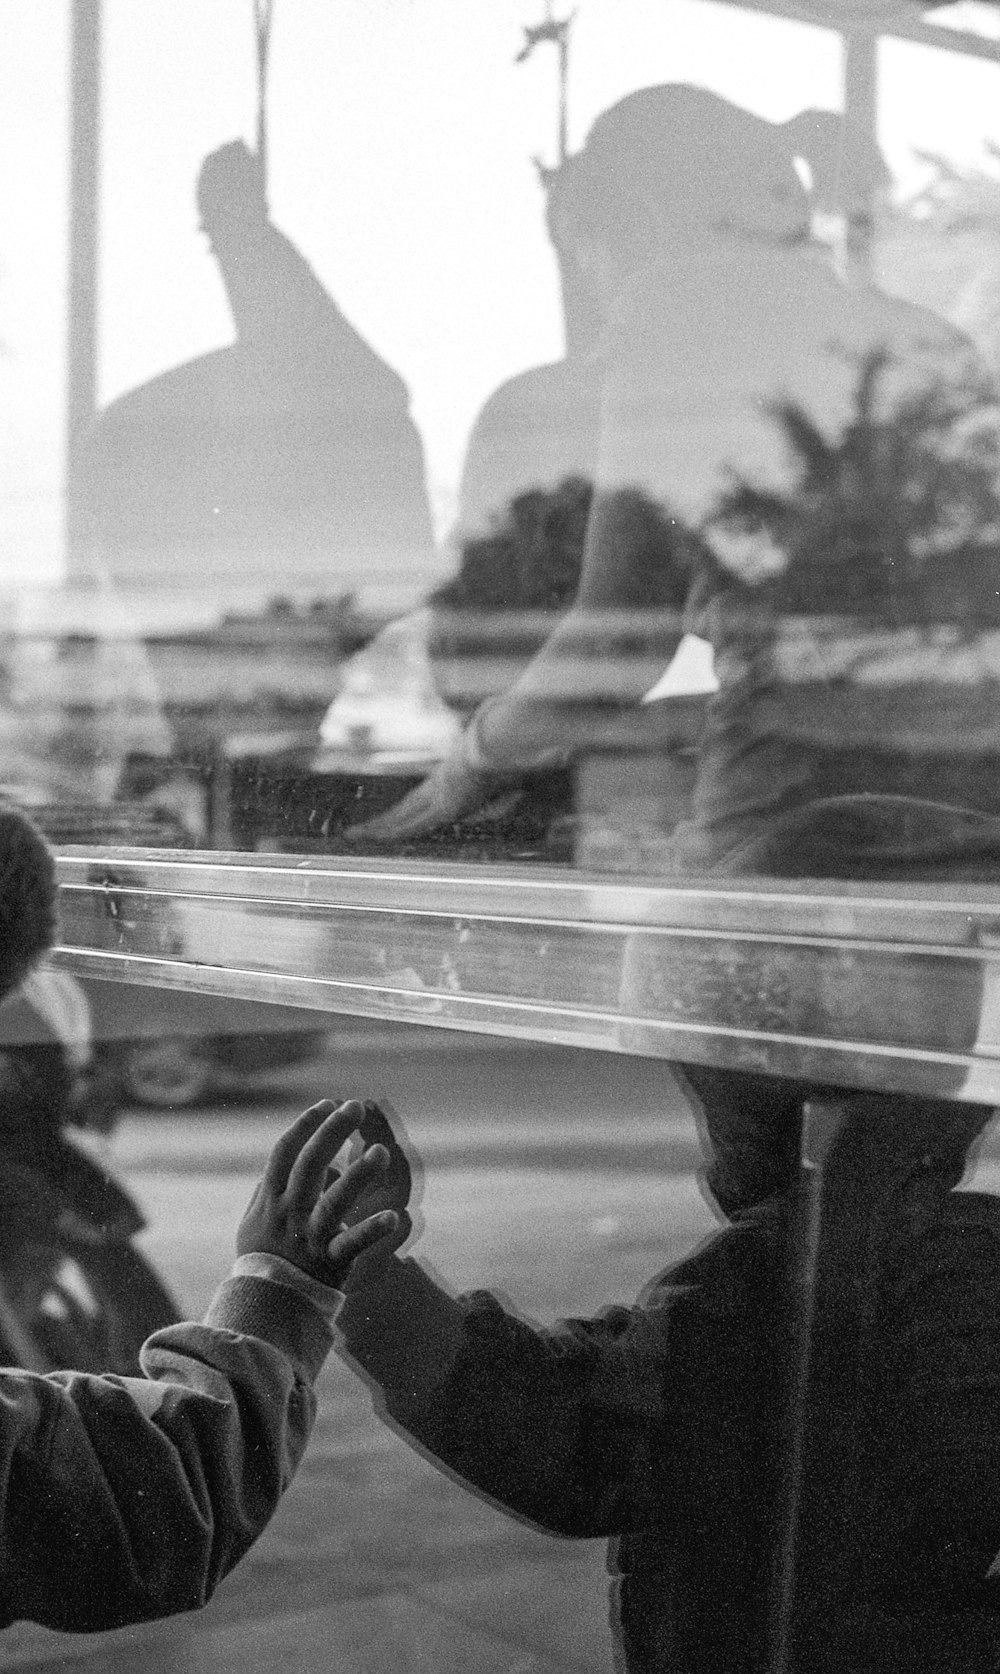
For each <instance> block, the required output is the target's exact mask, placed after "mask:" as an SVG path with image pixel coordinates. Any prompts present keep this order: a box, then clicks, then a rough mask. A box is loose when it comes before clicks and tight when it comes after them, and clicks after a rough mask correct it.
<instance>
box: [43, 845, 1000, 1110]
mask: <svg viewBox="0 0 1000 1674" xmlns="http://www.w3.org/2000/svg"><path fill="white" fill-rule="evenodd" d="M58 869H59V879H60V886H61V911H62V926H63V930H62V942H61V945H60V948H59V949H58V952H57V954H56V959H57V962H58V963H59V964H61V965H63V966H64V967H66V968H68V969H71V970H74V971H76V972H77V973H78V974H81V975H89V976H99V977H106V978H112V979H114V980H118V981H122V982H128V983H138V984H146V985H152V986H154V987H159V988H164V989H171V990H187V991H192V992H201V993H209V994H215V995H222V996H231V997H233V998H236V999H243V1000H266V1001H271V1002H277V1003H281V1004H286V1005H288V1004H290V1005H298V1006H303V1007H307V1008H310V1009H312V1010H318V1011H330V1012H347V1013H353V1014H356V1015H366V1016H372V1017H379V1018H387V1019H394V1020H396V1021H400V1022H409V1023H423V1024H429V1025H436V1026H439V1027H444V1028H450V1029H471V1030H477V1031H480V1032H484V1033H492V1034H500V1035H513V1036H519V1037H522V1038H525V1039H531V1040H541V1041H550V1042H562V1043H568V1044H573V1045H579V1046H585V1047H597V1048H602V1049H606V1050H613V1051H620V1052H632V1053H641V1054H644V1055H648V1056H660V1057H666V1058H672V1059H676V1060H680V1061H689V1062H703V1063H715V1064H720V1065H726V1066H728V1067H731V1068H744V1069H753V1070H760V1071H766V1072H768V1073H774V1074H782V1075H796V1076H805V1077H808V1078H809V1079H810V1080H814V1081H818V1082H829V1083H833V1084H836V1085H842V1086H860V1087H869V1088H872V1087H874V1088H881V1089H885V1090H887V1091H888V1090H895V1091H900V1092H910V1093H914V1094H916V1093H920V1094H929V1095H935V1096H942V1097H951V1098H960V1099H968V1100H982V1101H984V1102H1000V892H998V891H994V890H992V889H989V888H985V887H980V886H968V885H957V886H954V887H952V888H941V887H937V886H930V885H919V884H914V885H893V886H891V887H888V886H884V885H883V886H866V885H858V884H856V883H844V884H839V883H827V882H824V883H823V884H821V885H820V884H816V885H805V886H804V885H802V884H799V883H795V884H783V883H778V882H768V881H766V880H751V881H743V880H741V881H740V882H739V883H738V884H737V883H733V882H728V883H724V884H720V883H712V884H704V885H698V884H690V885H688V884H685V885H683V886H668V885H665V884H663V883H662V882H659V881H657V880H655V879H649V880H644V879H637V878H622V879H621V880H616V879H614V878H609V877H608V876H606V875H594V876H590V875H588V874H586V873H582V872H570V871H561V870H558V869H556V868H548V867H543V866H537V867H531V866H520V867H518V866H510V867H507V866H486V865H478V864H473V863H469V864H464V865H463V864H458V863H451V864H448V865H441V864H436V863H432V862H415V861H413V862H397V861H388V860H387V861H377V860H367V859H360V858H359V859H353V858H350V859H341V858H335V859H334V858H330V859H322V858H316V857H308V858H306V857H302V858H300V857H298V856H282V855H248V854H217V853H202V854H183V855H179V854H178V853H177V852H176V851H168V850H142V849H131V848H120V849H105V848H102V849H90V848H70V849H64V850H61V851H60V854H59V859H58Z"/></svg>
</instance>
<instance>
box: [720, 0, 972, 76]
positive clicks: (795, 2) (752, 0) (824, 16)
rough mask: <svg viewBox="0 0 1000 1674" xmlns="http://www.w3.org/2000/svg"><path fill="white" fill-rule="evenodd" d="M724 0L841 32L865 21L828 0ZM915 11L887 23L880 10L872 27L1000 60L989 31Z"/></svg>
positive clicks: (892, 36)
mask: <svg viewBox="0 0 1000 1674" xmlns="http://www.w3.org/2000/svg"><path fill="white" fill-rule="evenodd" d="M723 3H724V4H725V5H727V6H735V7H737V8H738V9H739V10H740V11H748V12H763V13H765V14H766V15H767V16H768V17H777V18H784V19H786V20H787V21H789V22H793V23H810V24H813V25H814V26H816V27H817V28H820V29H832V30H834V31H838V32H843V31H844V30H849V29H851V28H852V27H853V28H855V29H858V28H861V27H864V25H865V20H864V15H863V13H862V12H861V11H858V12H857V13H856V14H855V16H854V17H853V18H851V17H847V16H843V15H842V16H840V17H838V16H837V8H836V4H835V3H833V4H830V5H826V4H824V0H723ZM913 12H914V15H913V17H912V18H907V17H904V16H896V17H893V19H892V21H891V22H884V23H880V22H878V21H877V12H876V13H875V18H876V21H873V23H872V24H871V25H869V27H871V28H873V29H874V30H875V31H876V32H877V33H878V34H879V35H881V36H882V37H883V39H886V40H895V41H912V42H914V43H915V44H916V45H918V46H930V47H939V48H940V49H941V51H943V52H958V53H961V54H963V55H964V56H965V57H968V58H987V59H991V60H992V61H993V62H994V63H996V62H998V61H1000V41H997V40H992V39H991V38H990V37H989V36H988V35H976V34H974V33H973V31H972V30H971V29H954V28H952V27H951V26H949V25H948V24H942V23H926V22H924V20H923V19H922V18H921V16H920V14H919V12H918V10H917V7H916V5H914V7H913Z"/></svg>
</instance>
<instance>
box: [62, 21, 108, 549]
mask: <svg viewBox="0 0 1000 1674" xmlns="http://www.w3.org/2000/svg"><path fill="white" fill-rule="evenodd" d="M71 17H72V34H71V47H70V216H69V298H68V333H67V336H68V344H67V360H68V366H67V399H66V552H67V565H68V570H69V574H70V575H73V574H74V573H76V574H79V573H80V570H81V567H82V566H83V564H84V555H83V553H82V552H81V550H80V546H81V542H80V532H79V528H78V519H77V507H76V466H77V450H78V446H79V439H80V436H81V434H83V432H84V431H85V430H86V428H87V426H88V425H89V424H90V422H91V420H92V419H93V417H94V413H95V411H96V406H97V243H98V175H99V166H100V158H99V143H100V50H101V0H72V13H71Z"/></svg>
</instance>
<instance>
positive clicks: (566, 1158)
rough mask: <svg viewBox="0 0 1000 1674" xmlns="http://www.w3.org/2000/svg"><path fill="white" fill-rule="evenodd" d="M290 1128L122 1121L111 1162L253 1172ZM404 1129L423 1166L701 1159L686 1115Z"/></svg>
mask: <svg viewBox="0 0 1000 1674" xmlns="http://www.w3.org/2000/svg"><path fill="white" fill-rule="evenodd" d="M287 1122H288V1116H287V1113H285V1112H282V1113H281V1114H280V1115H279V1114H274V1115H261V1114H260V1113H259V1112H258V1111H252V1112H250V1111H248V1112H242V1113H233V1112H225V1113H220V1112H219V1111H217V1110H215V1111H212V1110H206V1111H203V1112H199V1113H195V1114H191V1113H183V1114H178V1115H160V1114H156V1115H152V1114H143V1115H133V1116H126V1117H125V1118H124V1119H123V1121H122V1122H121V1124H120V1126H119V1128H118V1130H117V1132H116V1133H115V1136H114V1139H113V1141H112V1149H111V1158H112V1161H113V1163H114V1165H115V1167H116V1168H117V1169H120V1170H121V1171H122V1172H123V1173H125V1174H132V1173H142V1172H163V1173H174V1174H188V1173H247V1174H250V1173H256V1172H257V1171H258V1170H259V1169H260V1168H261V1167H262V1166H263V1164H264V1162H265V1161H266V1158H267V1155H268V1153H269V1151H270V1149H271V1146H272V1145H273V1144H274V1141H275V1140H276V1139H277V1137H278V1135H279V1134H280V1133H281V1131H282V1129H283V1128H284V1127H285V1126H286V1125H287ZM408 1126H409V1132H410V1137H411V1138H412V1140H413V1143H414V1145H415V1146H416V1148H417V1150H418V1151H419V1153H420V1156H421V1157H422V1159H423V1161H424V1162H425V1163H426V1164H428V1165H430V1164H434V1165H436V1166H438V1167H442V1166H445V1167H447V1166H452V1167H454V1166H459V1167H460V1166H462V1165H463V1164H466V1163H467V1164H470V1165H473V1164H474V1165H476V1166H478V1167H483V1166H486V1165H488V1164H489V1163H491V1162H496V1163H497V1164H503V1165H504V1166H506V1167H508V1168H509V1167H511V1166H516V1165H517V1164H518V1163H519V1162H520V1163H523V1164H524V1166H525V1167H531V1168H544V1167H546V1166H563V1167H565V1166H567V1165H568V1164H571V1165H572V1166H573V1167H574V1168H581V1167H592V1168H601V1167H608V1166H611V1165H612V1164H613V1163H615V1162H616V1161H617V1162H619V1163H621V1161H622V1159H623V1156H625V1157H627V1161H628V1166H629V1167H630V1168H632V1169H637V1170H646V1169H650V1170H657V1171H663V1172H666V1173H672V1174H673V1173H683V1172H686V1171H688V1170H690V1169H693V1168H696V1167H697V1166H698V1164H699V1158H700V1153H699V1150H698V1142H697V1135H696V1132H695V1128H694V1125H693V1123H692V1122H691V1120H690V1118H688V1117H687V1116H685V1115H681V1114H677V1115H672V1114H666V1115H656V1116H650V1115H646V1114H643V1115H641V1116H636V1117H630V1118H629V1119H628V1121H627V1123H624V1122H623V1123H622V1124H621V1126H620V1127H618V1128H614V1127H611V1126H610V1125H603V1124H602V1125H598V1124H597V1123H595V1122H594V1121H593V1120H592V1119H584V1118H579V1117H574V1116H565V1117H552V1116H548V1117H546V1118H545V1119H544V1120H543V1121H540V1122H538V1123H532V1122H529V1121H528V1120H525V1121H524V1122H510V1121H503V1122H500V1121H497V1120H495V1119H492V1118H491V1117H490V1116H489V1115H488V1114H484V1115H482V1116H478V1117H467V1118H465V1119H464V1120H463V1119H457V1118H446V1119H442V1120H441V1121H440V1122H439V1123H433V1124H432V1123H429V1122H427V1121H420V1120H413V1121H411V1122H410V1123H409V1124H408Z"/></svg>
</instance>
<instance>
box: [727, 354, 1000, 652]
mask: <svg viewBox="0 0 1000 1674" xmlns="http://www.w3.org/2000/svg"><path fill="white" fill-rule="evenodd" d="M890 364H891V363H890V357H889V356H888V355H887V354H886V353H884V352H877V353H873V354H871V355H869V356H868V357H866V358H865V360H864V361H863V362H862V363H861V366H860V370H859V374H858V380H857V385H856V392H855V399H854V412H853V415H852V417H851V419H850V421H849V422H848V424H847V425H846V426H845V428H844V430H843V432H842V433H841V435H839V436H838V437H836V438H835V439H833V440H830V439H829V438H828V437H827V436H825V435H824V434H823V432H822V431H821V430H820V429H819V427H818V426H817V425H816V423H815V422H814V420H813V419H812V418H811V417H810V415H809V414H808V413H807V412H806V411H805V410H804V409H803V408H802V407H801V406H799V405H797V404H795V403H792V402H781V403H777V404H775V405H774V406H773V407H772V408H771V416H772V417H773V419H774V421H775V422H776V423H777V424H778V425H779V426H780V427H781V430H782V432H783V435H784V439H785V442H786V444H787V449H788V453H789V456H790V458H791V460H792V462H793V469H794V481H793V485H792V487H791V489H790V490H789V491H788V492H785V493H777V492H773V491H771V490H767V489H763V488H761V487H759V486H757V485H755V484H753V483H751V482H749V481H747V480H745V479H737V480H736V481H735V482H734V484H733V486H732V488H731V489H730V490H729V491H728V492H727V493H726V494H725V495H724V496H723V497H722V499H721V501H720V503H719V505H718V507H717V509H716V513H715V515H714V517H713V518H712V519H711V520H710V522H709V526H708V527H709V533H710V532H711V530H712V529H715V530H721V531H724V532H725V533H727V534H729V535H737V536H742V537H753V536H757V537H759V538H760V539H761V541H762V542H763V543H766V545H767V546H768V547H769V548H770V549H772V550H774V551H776V552H777V553H778V554H780V561H779V563H778V565H777V566H776V573H775V574H774V575H773V576H772V577H771V578H770V580H769V581H768V583H767V585H768V586H769V587H770V588H771V590H772V591H774V592H775V593H776V594H777V596H778V598H779V600H780V602H781V604H782V605H783V606H784V608H786V609H801V610H806V611H814V610H816V611H818V610H825V611H830V610H833V611H837V610H843V611H845V612H850V613H854V612H857V611H861V612H862V613H864V614H866V615H868V614H874V615H877V616H880V617H885V616H888V617H890V618H895V619H908V620H912V619H914V618H917V619H919V618H920V617H922V616H923V615H925V614H926V608H925V607H926V606H927V604H928V601H929V600H930V599H931V598H933V599H934V600H936V601H937V602H938V606H939V605H940V601H941V600H942V599H943V598H946V597H947V594H948V592H949V589H952V590H955V591H956V593H960V592H961V590H962V588H963V585H964V581H965V580H966V579H967V576H966V571H967V569H968V562H967V561H968V559H969V558H970V557H972V556H973V555H974V556H975V558H976V560H977V561H978V562H979V565H980V568H981V565H982V558H983V555H984V552H987V551H988V549H989V548H990V547H991V546H996V545H997V543H998V542H1000V445H998V423H997V421H998V408H997V397H996V394H995V392H994V391H993V389H992V386H990V385H988V384H987V383H986V382H985V380H982V379H980V378H978V377H977V376H976V375H975V374H972V373H970V374H969V375H968V376H965V377H962V378H956V379H954V380H949V381H947V382H945V381H938V382H936V383H934V384H931V385H927V386H924V387H923V388H921V389H919V390H917V391H915V392H913V393H910V394H907V395H904V396H903V397H901V398H900V399H899V400H898V401H897V402H896V403H895V405H893V406H892V407H891V409H887V403H886V402H885V400H884V399H883V398H882V392H883V384H884V381H885V379H886V375H887V373H888V371H889V369H890ZM998 550H1000V548H998ZM968 602H969V601H968V600H965V601H964V606H963V601H962V600H961V599H959V598H958V597H957V596H956V599H955V606H956V609H955V614H957V615H959V616H961V615H964V614H968V611H967V608H965V607H967V605H968ZM948 614H949V615H951V614H952V612H951V611H949V612H948Z"/></svg>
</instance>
